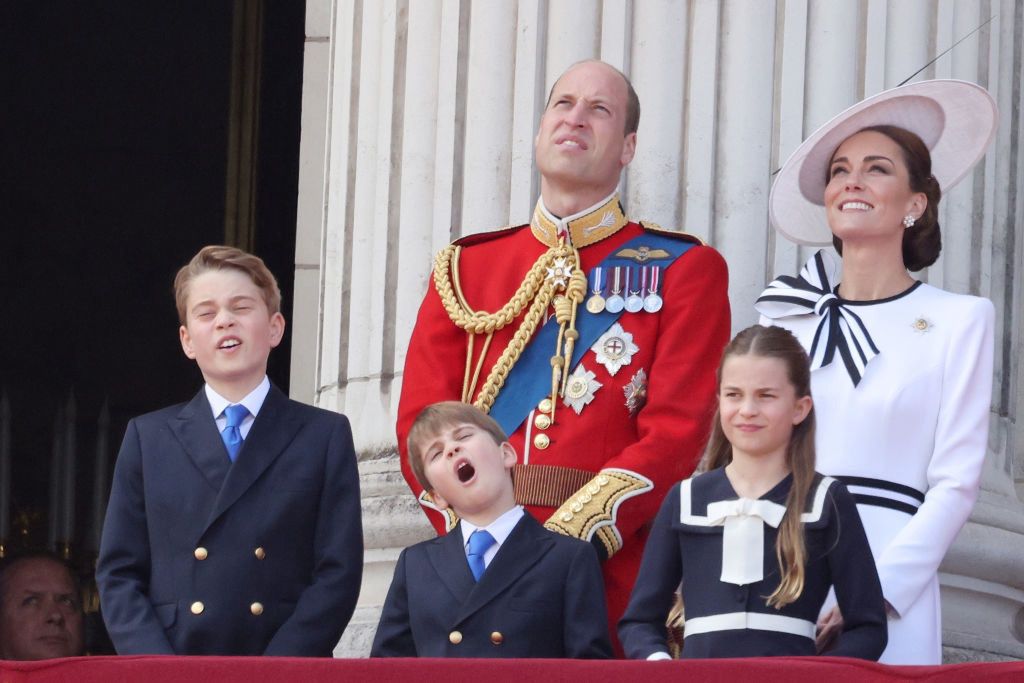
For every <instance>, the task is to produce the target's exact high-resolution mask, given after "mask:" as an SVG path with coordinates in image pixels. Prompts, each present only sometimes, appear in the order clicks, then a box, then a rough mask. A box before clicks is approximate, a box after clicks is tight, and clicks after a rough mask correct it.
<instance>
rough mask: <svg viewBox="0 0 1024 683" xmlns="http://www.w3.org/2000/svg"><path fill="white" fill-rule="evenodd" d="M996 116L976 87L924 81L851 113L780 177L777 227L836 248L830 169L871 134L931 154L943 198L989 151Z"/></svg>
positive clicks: (816, 136)
mask: <svg viewBox="0 0 1024 683" xmlns="http://www.w3.org/2000/svg"><path fill="white" fill-rule="evenodd" d="M998 120H999V110H998V109H997V107H996V102H995V100H994V99H992V95H990V94H989V92H988V91H987V90H985V89H984V88H982V87H981V86H979V85H976V84H974V83H969V82H967V81H956V80H931V81H920V82H917V83H910V84H908V85H902V86H900V87H898V88H893V89H891V90H886V91H885V92H881V93H878V94H877V95H874V96H872V97H869V98H867V99H866V100H863V101H861V102H858V103H857V104H855V105H853V106H852V107H850V108H849V109H847V110H846V111H844V112H843V113H841V114H839V115H838V116H836V117H835V118H833V119H832V120H831V121H829V122H828V123H826V124H825V125H824V126H822V127H821V128H819V129H818V130H816V131H814V133H813V134H812V135H811V136H810V137H808V138H807V139H806V140H804V141H803V142H802V143H801V144H800V146H799V147H797V149H796V151H795V152H793V154H792V156H790V157H789V159H788V160H787V161H786V163H785V165H784V166H783V167H782V170H781V171H779V175H778V177H776V179H775V183H774V184H773V185H772V192H771V196H770V197H769V200H768V207H769V209H768V211H769V215H770V217H771V222H772V226H773V227H774V228H775V229H776V230H778V231H779V233H780V234H782V235H783V236H784V237H786V238H787V239H789V240H792V241H793V242H796V243H798V244H806V245H811V246H824V245H828V244H831V243H832V233H831V231H830V230H829V227H828V222H827V220H826V216H825V207H824V197H825V181H826V176H827V173H828V164H829V161H831V159H832V155H833V154H834V153H835V150H836V148H837V147H839V145H840V144H842V142H843V140H845V139H846V138H848V137H850V136H851V135H853V134H854V133H856V132H858V131H860V130H862V129H864V128H867V127H869V126H879V125H891V126H899V127H900V128H905V129H907V130H909V131H911V132H913V133H916V134H917V135H918V137H920V138H921V140H922V141H924V144H925V145H927V146H928V149H929V150H930V151H931V157H932V175H933V176H935V179H936V180H938V181H939V187H940V188H942V191H943V193H945V192H946V191H947V190H949V188H951V187H953V186H954V185H956V184H957V183H958V182H959V181H960V180H961V179H962V178H963V177H964V176H966V175H967V173H968V172H969V171H970V170H971V169H972V168H973V167H974V165H975V164H976V163H978V160H979V159H981V157H982V156H984V155H985V151H986V150H987V149H988V146H989V145H990V144H991V143H992V140H993V138H994V137H995V133H996V124H997V122H998Z"/></svg>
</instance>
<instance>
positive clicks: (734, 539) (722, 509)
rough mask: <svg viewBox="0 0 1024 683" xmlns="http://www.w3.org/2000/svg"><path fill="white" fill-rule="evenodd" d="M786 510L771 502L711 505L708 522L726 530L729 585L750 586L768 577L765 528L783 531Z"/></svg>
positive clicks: (725, 570) (724, 568)
mask: <svg viewBox="0 0 1024 683" xmlns="http://www.w3.org/2000/svg"><path fill="white" fill-rule="evenodd" d="M785 514H786V508H785V506H783V505H779V504H778V503H773V502H771V501H770V500H751V499H750V498H739V499H737V500H721V501H718V502H717V503H711V504H710V505H708V523H709V524H710V525H711V526H724V527H725V528H724V529H723V531H722V576H721V579H722V581H724V582H725V583H734V584H736V585H737V586H746V585H748V584H751V583H757V582H758V581H760V580H761V579H763V578H764V525H765V524H769V525H771V526H772V527H773V528H776V529H777V528H779V524H780V523H781V522H782V518H783V517H784V516H785Z"/></svg>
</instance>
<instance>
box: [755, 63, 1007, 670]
mask: <svg viewBox="0 0 1024 683" xmlns="http://www.w3.org/2000/svg"><path fill="white" fill-rule="evenodd" d="M996 118H997V117H996V108H995V103H994V102H993V100H992V98H991V96H990V95H989V94H988V93H987V92H986V91H985V90H984V89H982V88H980V87H978V86H976V85H974V84H971V83H966V82H962V81H924V82H920V83H914V84H911V85H907V86H902V87H899V88H894V89H892V90H889V91H886V92H884V93H881V94H879V95H876V96H874V97H872V98H869V99H867V100H865V101H863V102H860V103H859V104H857V105H854V106H853V107H851V108H850V109H848V110H847V111H845V112H843V113H842V114H840V115H839V116H837V117H836V118H834V119H833V120H832V121H830V122H829V123H828V124H826V125H825V126H823V127H822V128H821V129H819V130H818V131H817V132H815V133H814V134H813V135H811V136H810V137H809V138H808V139H807V140H806V141H804V143H803V144H802V145H801V146H800V147H799V148H798V149H797V151H796V152H795V153H794V154H793V156H792V157H791V158H790V159H789V160H788V161H787V162H786V164H785V166H784V167H783V169H782V171H781V172H780V173H779V176H778V178H777V179H776V182H775V185H774V187H773V188H772V196H771V199H770V202H769V204H770V210H771V220H772V224H773V225H774V227H775V229H776V230H778V231H779V232H780V233H782V234H783V235H784V236H786V237H787V238H789V239H791V240H793V241H795V242H798V243H800V244H816V245H824V244H828V242H829V241H832V243H833V244H834V246H835V247H836V250H837V251H838V252H839V253H840V254H841V255H842V261H841V263H839V262H838V260H837V259H836V258H835V256H834V255H832V254H831V253H828V252H824V251H822V252H818V253H817V254H815V255H814V257H812V258H811V260H810V261H809V262H808V263H807V265H806V266H805V267H804V268H803V270H802V271H801V273H800V275H799V276H798V277H780V278H778V279H777V280H775V281H774V282H772V283H771V284H770V285H769V287H768V289H767V290H766V291H765V292H764V293H763V294H762V295H761V297H760V298H759V299H758V302H757V304H756V307H757V309H758V311H760V312H761V314H762V322H765V323H770V324H776V325H782V326H784V327H787V328H789V329H790V330H792V331H793V332H794V333H795V334H796V335H797V337H798V338H799V339H800V341H801V343H803V345H804V347H805V348H806V349H807V350H808V353H809V354H810V356H811V362H812V368H813V373H812V393H813V396H814V402H815V406H816V410H817V412H818V434H817V451H818V469H819V470H820V471H821V472H823V473H824V474H827V475H830V476H834V477H836V478H838V479H840V480H842V481H843V482H844V483H846V484H847V486H848V487H849V489H850V491H851V492H852V493H853V494H854V498H855V500H856V501H857V508H858V511H859V512H860V515H861V519H862V521H863V522H864V527H865V529H866V531H867V534H868V539H869V542H870V545H871V551H872V554H873V555H874V558H875V561H876V565H877V567H878V574H879V578H880V579H881V583H882V592H883V594H884V596H885V599H886V603H887V605H886V606H887V610H888V612H889V645H888V647H887V648H886V650H885V653H883V655H882V657H881V659H880V660H879V661H881V662H883V663H889V664H938V663H941V660H942V624H941V611H940V606H939V582H938V568H939V563H940V562H941V561H942V558H943V556H944V555H945V554H946V551H947V550H948V549H949V546H950V545H951V544H952V543H953V540H954V538H955V537H956V535H957V532H959V530H960V528H961V527H962V526H963V524H964V523H965V522H966V520H967V518H968V516H969V515H970V512H971V508H972V506H973V505H974V501H975V498H976V497H977V492H978V484H979V480H980V477H981V469H982V464H983V461H984V458H985V449H986V442H987V436H988V419H989V406H990V401H991V391H992V354H993V336H992V335H993V331H992V330H993V320H994V310H993V306H992V303H991V302H990V301H988V300H987V299H982V298H979V297H974V296H966V295H961V294H952V293H950V292H945V291H943V290H941V289H937V288H935V287H932V286H930V285H928V284H925V283H923V282H921V281H918V280H915V279H914V278H912V277H911V275H910V274H909V272H908V271H918V270H921V269H923V268H926V267H928V266H930V265H931V264H933V263H934V262H935V260H936V259H937V258H938V255H939V250H940V248H941V239H940V234H939V225H938V204H939V198H940V197H941V194H942V191H943V190H948V189H949V187H951V186H952V185H953V184H955V183H956V182H957V181H959V180H960V179H961V178H963V177H964V175H966V174H967V172H968V171H969V170H970V169H971V167H973V166H974V164H975V163H976V162H977V161H978V160H979V159H980V158H981V157H982V156H983V155H984V153H985V150H986V149H987V147H988V145H989V143H990V142H991V139H992V137H993V135H994V132H995V126H996ZM953 228H954V229H958V230H965V229H969V226H962V225H961V226H953ZM840 619H841V615H840V614H839V613H838V610H836V609H834V608H831V609H830V608H826V611H825V612H824V613H823V615H822V620H821V622H820V625H821V626H823V632H824V633H826V634H827V633H828V632H829V631H830V630H832V629H833V628H834V626H835V625H836V624H837V623H839V620H840Z"/></svg>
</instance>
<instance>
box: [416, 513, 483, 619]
mask: <svg viewBox="0 0 1024 683" xmlns="http://www.w3.org/2000/svg"><path fill="white" fill-rule="evenodd" d="M427 557H429V558H430V564H431V565H433V567H434V571H435V572H436V573H437V575H438V577H440V579H441V582H442V583H443V584H444V585H445V587H446V588H447V589H448V590H449V591H450V592H451V594H452V595H453V596H454V597H455V600H456V601H457V604H460V605H461V604H462V603H463V602H465V600H466V598H467V597H468V596H469V594H470V593H471V592H472V591H473V589H474V588H475V587H476V581H474V580H473V573H472V572H470V571H469V562H468V561H467V560H466V546H465V544H464V543H463V540H462V524H461V523H459V524H458V525H456V527H455V528H454V529H452V530H451V531H449V532H448V533H447V534H445V535H444V536H442V537H441V538H438V539H436V540H435V542H434V543H431V544H430V545H429V546H427Z"/></svg>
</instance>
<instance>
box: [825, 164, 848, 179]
mask: <svg viewBox="0 0 1024 683" xmlns="http://www.w3.org/2000/svg"><path fill="white" fill-rule="evenodd" d="M845 170H846V169H845V168H843V167H842V166H835V167H833V168H832V172H831V173H829V177H830V178H835V177H836V176H837V175H839V174H840V173H842V172H844V171H845Z"/></svg>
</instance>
